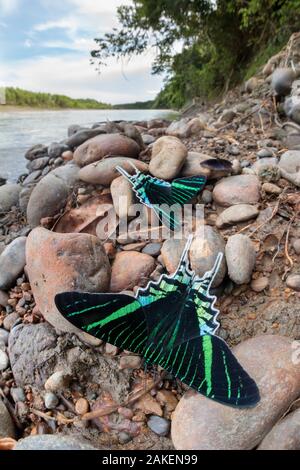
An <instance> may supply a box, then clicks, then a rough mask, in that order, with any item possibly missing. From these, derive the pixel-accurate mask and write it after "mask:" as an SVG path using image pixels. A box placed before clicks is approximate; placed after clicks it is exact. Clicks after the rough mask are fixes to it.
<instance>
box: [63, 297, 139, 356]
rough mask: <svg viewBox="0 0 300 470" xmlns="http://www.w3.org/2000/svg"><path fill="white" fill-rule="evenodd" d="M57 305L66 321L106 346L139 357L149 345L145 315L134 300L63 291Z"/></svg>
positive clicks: (133, 298)
mask: <svg viewBox="0 0 300 470" xmlns="http://www.w3.org/2000/svg"><path fill="white" fill-rule="evenodd" d="M55 303H56V306H57V308H58V310H59V311H60V313H61V314H62V315H63V316H64V317H65V318H66V320H68V321H69V322H71V323H72V324H73V325H74V326H76V327H77V328H79V329H81V330H83V331H85V332H86V333H89V334H91V335H92V336H95V337H96V338H99V339H102V340H103V341H105V342H107V343H110V344H113V345H115V346H117V347H119V348H121V349H126V350H128V351H132V352H134V353H137V354H139V353H140V351H141V350H142V349H143V347H144V346H145V344H146V341H147V325H146V321H145V316H144V313H143V308H142V306H141V304H140V303H139V302H138V301H137V299H136V298H135V297H131V296H129V295H123V294H87V293H81V292H64V293H62V294H57V295H56V297H55Z"/></svg>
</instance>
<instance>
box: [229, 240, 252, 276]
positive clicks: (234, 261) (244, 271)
mask: <svg viewBox="0 0 300 470" xmlns="http://www.w3.org/2000/svg"><path fill="white" fill-rule="evenodd" d="M225 254H226V261H227V266H228V274H229V277H230V279H231V280H232V281H233V282H235V283H236V284H247V283H248V282H250V280H251V275H252V272H253V269H254V267H255V262H256V252H255V248H254V245H253V243H252V242H251V240H250V238H249V237H247V236H246V235H241V234H236V235H232V236H231V237H229V238H228V241H227V244H226V248H225Z"/></svg>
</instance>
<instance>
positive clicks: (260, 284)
mask: <svg viewBox="0 0 300 470" xmlns="http://www.w3.org/2000/svg"><path fill="white" fill-rule="evenodd" d="M268 286H269V279H268V278H267V277H259V278H258V279H253V281H252V282H251V289H252V290H254V292H262V291H263V290H265V289H266V288H267V287H268Z"/></svg>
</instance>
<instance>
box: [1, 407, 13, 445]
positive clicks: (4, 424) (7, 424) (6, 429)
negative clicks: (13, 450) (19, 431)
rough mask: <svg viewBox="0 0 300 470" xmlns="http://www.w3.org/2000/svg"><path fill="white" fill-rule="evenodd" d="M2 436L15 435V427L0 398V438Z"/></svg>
mask: <svg viewBox="0 0 300 470" xmlns="http://www.w3.org/2000/svg"><path fill="white" fill-rule="evenodd" d="M3 437H12V438H15V437H16V433H15V427H14V423H13V420H12V419H11V416H10V414H9V412H8V410H7V408H6V406H5V405H4V403H3V401H2V400H1V398H0V439H1V438H3Z"/></svg>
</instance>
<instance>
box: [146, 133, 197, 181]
mask: <svg viewBox="0 0 300 470" xmlns="http://www.w3.org/2000/svg"><path fill="white" fill-rule="evenodd" d="M187 156H188V150H187V148H186V146H185V145H184V144H183V143H182V142H181V140H179V139H177V137H171V136H166V137H160V138H159V139H158V140H157V141H156V142H155V143H154V144H153V148H152V157H151V161H150V165H149V170H150V173H151V174H152V175H153V176H155V177H156V178H161V179H164V180H170V179H173V178H175V177H176V176H177V175H178V174H179V173H180V170H181V168H182V167H183V165H184V162H185V160H186V159H187Z"/></svg>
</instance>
